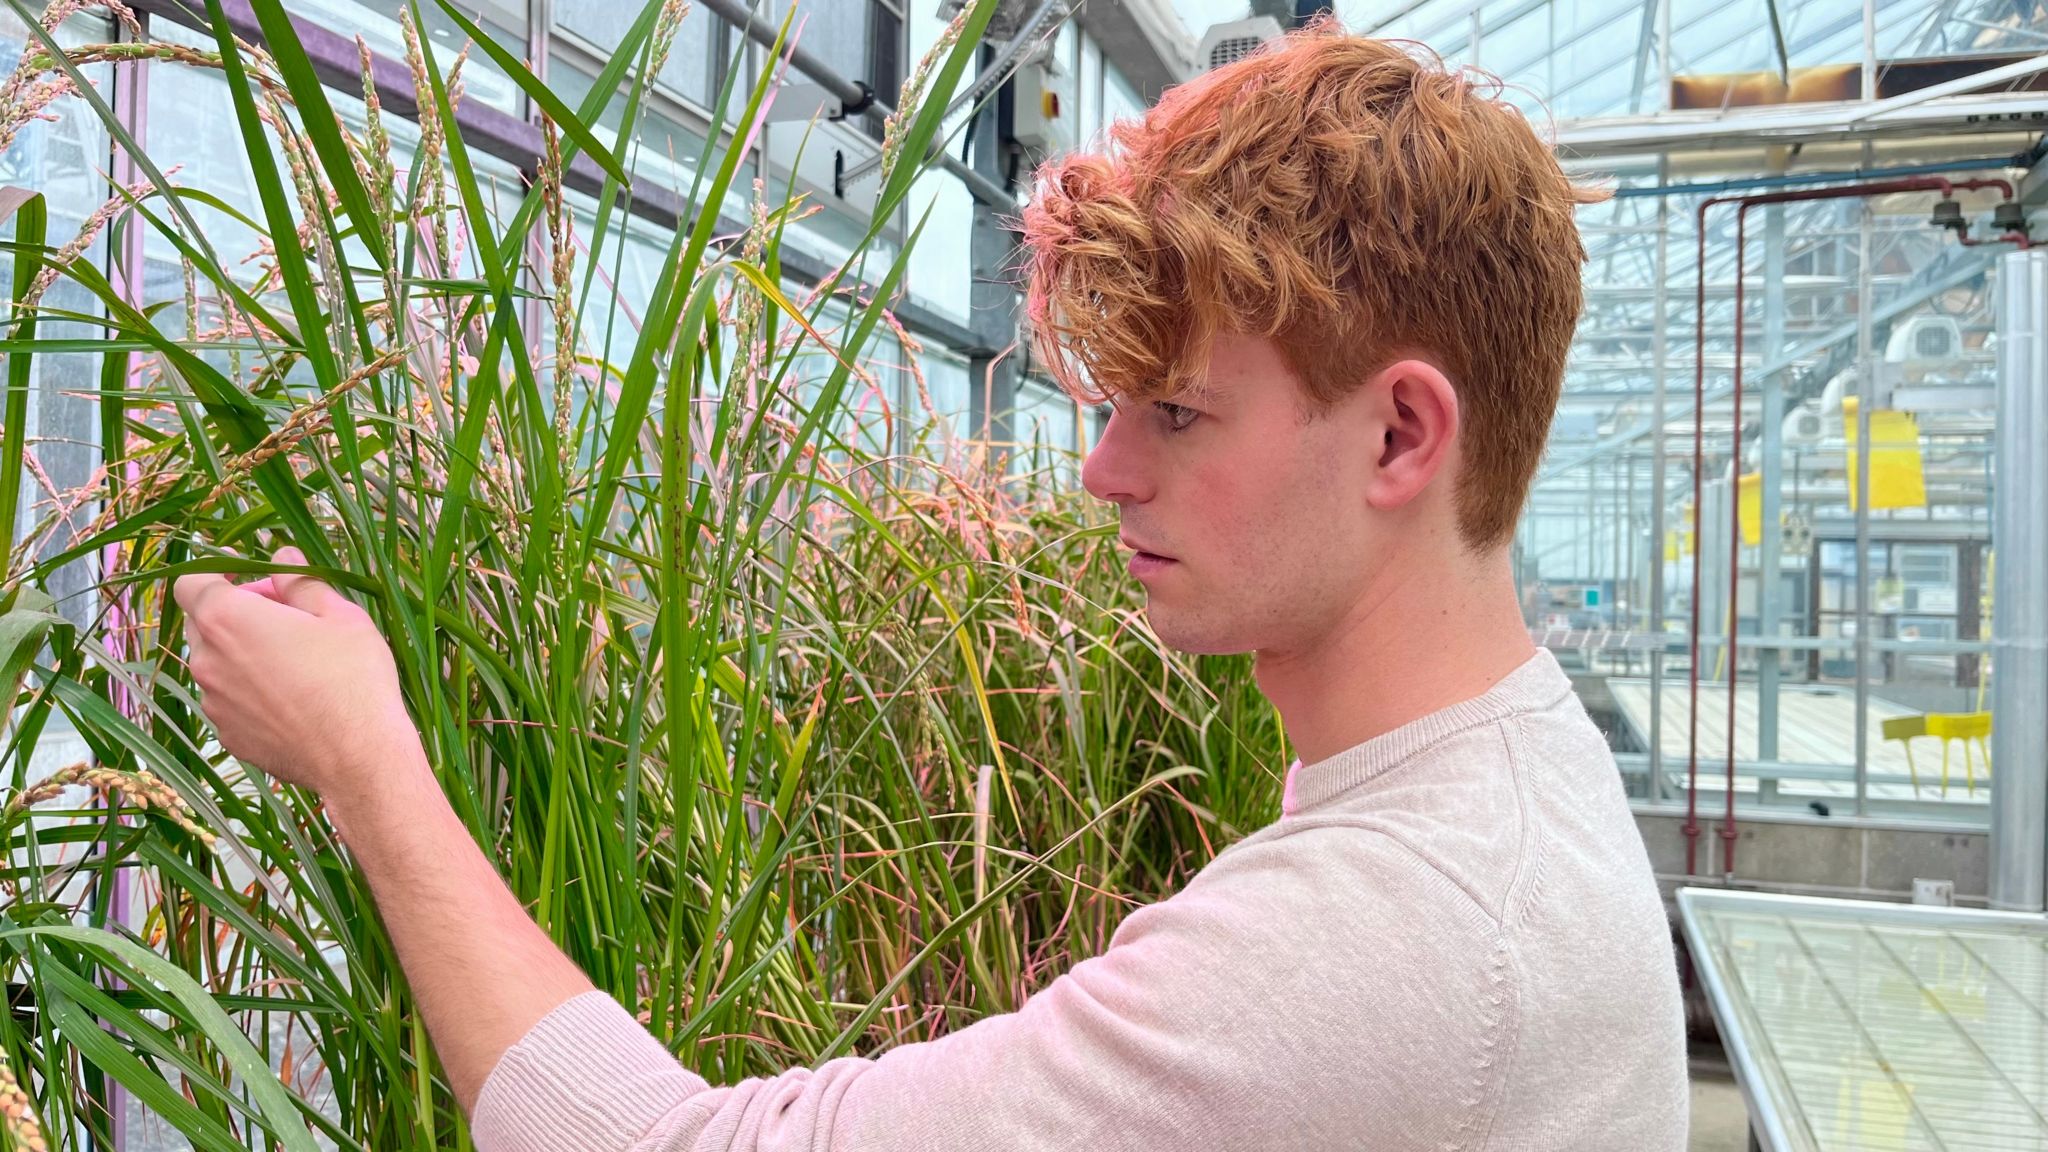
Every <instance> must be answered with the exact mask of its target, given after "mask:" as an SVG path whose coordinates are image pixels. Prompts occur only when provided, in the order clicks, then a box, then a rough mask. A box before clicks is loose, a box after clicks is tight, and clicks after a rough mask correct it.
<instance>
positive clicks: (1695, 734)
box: [1684, 176, 2027, 876]
mask: <svg viewBox="0 0 2048 1152" xmlns="http://www.w3.org/2000/svg"><path fill="white" fill-rule="evenodd" d="M1978 188H1997V189H1999V190H2001V191H2003V192H2004V193H2005V198H2006V199H2007V200H2011V199H2012V196H2013V188H2012V184H2011V183H2009V182H2007V181H2005V180H1999V179H1972V180H1960V181H1949V180H1944V179H1942V178H1941V177H1939V176H1911V177H1905V178H1902V179H1897V180H1878V181H1870V182H1867V183H1863V184H1844V185H1837V186H1835V187H1830V188H1797V189H1786V190H1781V191H1776V192H1761V193H1757V194H1754V195H1750V196H1713V197H1709V198H1707V199H1706V200H1703V201H1701V202H1700V206H1699V210H1698V215H1697V220H1696V223H1697V230H1698V241H1699V254H1698V258H1697V261H1696V267H1695V269H1694V275H1695V278H1696V280H1697V286H1696V289H1695V292H1694V302H1693V325H1694V327H1693V408H1692V446H1693V447H1692V450H1693V467H1692V507H1693V535H1694V539H1693V549H1692V666H1691V668H1689V669H1688V670H1687V673H1686V676H1687V680H1688V688H1689V691H1690V694H1691V705H1690V708H1689V710H1688V713H1687V720H1688V724H1689V726H1690V730H1689V732H1688V733H1687V736H1686V761H1687V764H1686V788H1685V825H1684V832H1685V871H1686V875H1688V876H1690V875H1695V874H1697V872H1698V865H1699V837H1700V823H1699V769H1700V757H1699V740H1700V577H1701V572H1700V553H1701V552H1702V551H1703V549H1702V548H1701V547H1700V544H1701V542H1702V541H1704V540H1705V535H1706V534H1705V527H1706V526H1705V524H1704V523H1703V522H1702V516H1701V504H1702V501H1701V497H1702V495H1703V490H1702V486H1703V481H1704V472H1705V467H1706V446H1705V435H1706V390H1707V359H1706V356H1707V353H1706V329H1707V209H1709V208H1711V207H1713V206H1714V205H1716V204H1737V205H1740V207H1739V208H1738V209H1737V210H1736V214H1735V373H1734V388H1733V394H1734V398H1735V410H1734V421H1735V431H1734V452H1733V456H1732V459H1733V461H1734V465H1733V467H1732V469H1731V472H1732V475H1733V480H1732V482H1731V486H1730V492H1729V501H1728V633H1727V639H1726V647H1725V648H1724V649H1723V651H1724V652H1725V653H1726V655H1727V660H1728V729H1727V745H1728V756H1727V765H1726V772H1727V776H1726V781H1725V785H1724V789H1723V794H1724V797H1725V799H1726V801H1727V809H1726V813H1725V815H1724V816H1723V818H1722V823H1721V833H1720V835H1721V870H1722V873H1723V875H1726V876H1733V875H1734V874H1735V839H1736V827H1735V674H1736V673H1735V618H1736V613H1735V603H1736V597H1737V594H1738V593H1739V592H1740V589H1741V579H1742V565H1741V563H1740V562H1739V560H1740V557H1741V554H1742V552H1741V549H1742V326H1743V304H1744V292H1743V270H1744V265H1745V261H1746V258H1747V252H1746V248H1747V241H1748V219H1749V210H1750V209H1751V208H1753V207H1755V206H1756V205H1758V204H1786V203H1791V202H1794V201H1800V200H1845V199H1867V198H1869V197H1872V196H1884V195H1888V194H1890V193H1894V192H1934V191H1938V192H1940V193H1941V194H1942V195H1943V196H1944V197H1951V196H1954V195H1955V193H1956V191H1957V190H1959V189H1960V190H1965V191H1968V190H1972V189H1978ZM1961 239H1962V242H1963V243H1964V244H1982V243H1992V242H1993V241H1988V240H1980V241H1972V240H1970V238H1969V236H1968V235H1967V229H1965V234H1964V235H1962V237H1961ZM2000 239H2001V240H2010V241H2014V242H2016V243H2018V244H2019V245H2020V247H2022V248H2024V247H2026V246H2027V238H2026V235H2025V234H2024V233H2019V232H2009V233H2007V234H2006V235H2005V236H2003V237H2000ZM1867 304H1868V301H1861V300H1859V301H1858V302H1857V305H1858V307H1863V306H1866V305H1867Z"/></svg>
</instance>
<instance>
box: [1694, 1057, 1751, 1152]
mask: <svg viewBox="0 0 2048 1152" xmlns="http://www.w3.org/2000/svg"><path fill="white" fill-rule="evenodd" d="M1686 1146H1687V1148H1689V1149H1690V1150H1691V1152H1749V1109H1748V1107H1747V1106H1746V1105H1744V1104H1743V1102H1742V1090H1741V1089H1740V1088H1737V1087H1736V1086H1735V1081H1733V1080H1730V1079H1728V1078H1727V1077H1725V1076H1716V1075H1713V1074H1711V1073H1700V1072H1697V1071H1696V1072H1694V1073H1693V1077H1692V1136H1691V1139H1690V1140H1688V1141H1687V1142H1686Z"/></svg>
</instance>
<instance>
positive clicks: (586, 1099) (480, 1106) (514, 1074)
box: [470, 992, 708, 1152]
mask: <svg viewBox="0 0 2048 1152" xmlns="http://www.w3.org/2000/svg"><path fill="white" fill-rule="evenodd" d="M707 1087H708V1085H706V1084H705V1082H704V1080H703V1078H701V1077H699V1076H697V1075H696V1074H694V1073H692V1072H690V1071H688V1070H687V1069H685V1068H684V1067H683V1066H682V1065H680V1064H678V1063H676V1061H675V1059H674V1058H673V1057H671V1056H670V1055H669V1054H668V1050H667V1049H665V1048H663V1047H662V1046H661V1042H660V1041H658V1040H656V1039H655V1038H654V1037H652V1036H650V1035H648V1034H647V1030H646V1029H644V1028H642V1027H641V1026H640V1024H639V1022H638V1021H636V1020H634V1019H633V1017H632V1016H630V1015H628V1014H627V1013H626V1010H625V1009H624V1008H621V1007H619V1005H618V1003H617V1002H616V1001H614V1000H613V999H612V998H611V997H610V996H607V995H605V994H604V993H602V992H585V993H584V994H582V995H581V996H577V997H575V998H573V999H571V1000H568V1001H566V1002H564V1003H563V1004H562V1005H561V1006H560V1007H557V1008H556V1009H555V1010H554V1011H552V1012H550V1013H548V1014H547V1015H546V1016H544V1017H542V1018H541V1020H540V1023H538V1024H535V1025H534V1026H533V1027H532V1028H531V1029H530V1030H528V1032H527V1033H526V1035H525V1036H523V1037H521V1038H520V1040H519V1043H517V1044H514V1045H513V1046H512V1047H511V1048H510V1049H508V1050H507V1051H506V1053H505V1055H504V1056H502V1057H500V1058H499V1060H498V1065H497V1067H495V1068H493V1069H491V1074H490V1076H489V1077H488V1078H486V1079H485V1080H484V1089H483V1092H482V1093H481V1094H480V1095H479V1096H478V1097H477V1102H476V1115H475V1117H474V1118H473V1119H472V1122H471V1125H470V1128H471V1132H472V1134H473V1135H474V1137H475V1139H476V1146H477V1148H478V1150H479V1152H560V1150H561V1149H565V1148H574V1149H578V1150H587V1152H607V1150H611V1149H617V1150H619V1152H624V1150H625V1149H628V1148H631V1147H632V1146H633V1144H634V1142H635V1141H638V1140H639V1139H640V1138H641V1137H642V1136H644V1135H646V1134H647V1132H648V1131H649V1130H650V1129H652V1128H653V1127H654V1124H655V1121H657V1120H659V1119H661V1117H663V1116H665V1115H667V1114H668V1113H669V1112H672V1111H674V1110H675V1109H676V1108H678V1107H680V1106H681V1105H682V1103H683V1101H684V1100H686V1099H688V1098H689V1097H691V1096H693V1095H695V1094H697V1093H699V1092H702V1091H704V1090H705V1089H706V1088H707Z"/></svg>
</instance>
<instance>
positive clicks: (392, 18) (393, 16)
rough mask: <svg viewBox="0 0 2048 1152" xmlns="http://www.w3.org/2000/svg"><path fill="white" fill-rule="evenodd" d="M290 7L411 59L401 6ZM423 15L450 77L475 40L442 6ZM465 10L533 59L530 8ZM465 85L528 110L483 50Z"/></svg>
mask: <svg viewBox="0 0 2048 1152" xmlns="http://www.w3.org/2000/svg"><path fill="white" fill-rule="evenodd" d="M285 7H286V9H288V10H289V11H291V12H292V13H293V14H294V15H297V16H302V17H304V18H305V19H307V20H309V21H311V22H312V23H314V24H316V25H318V26H319V27H322V28H329V29H333V30H335V31H337V32H341V33H342V34H344V35H346V36H349V37H351V38H353V37H356V36H360V37H362V39H363V42H364V43H365V44H368V45H369V46H370V51H372V52H375V53H376V54H377V55H379V56H383V57H386V58H388V59H391V60H397V61H400V62H403V61H404V60H405V34H404V32H403V31H402V30H401V29H400V28H399V25H398V5H396V4H391V3H380V2H369V0H287V3H286V4H285ZM420 11H421V13H422V14H423V15H424V16H425V18H426V27H427V35H428V39H429V42H430V45H431V47H432V50H433V53H434V63H435V64H436V65H437V66H439V68H440V69H441V73H442V74H443V75H446V74H447V73H448V70H449V69H450V68H452V67H454V65H455V54H456V53H457V52H459V51H461V50H462V46H463V44H464V42H465V41H467V40H468V38H469V37H468V35H467V34H466V33H464V32H463V31H462V29H460V28H458V27H456V25H455V22H454V21H452V20H450V19H448V14H447V13H445V12H443V11H441V9H440V7H439V6H438V5H435V4H422V5H420ZM462 12H463V15H465V16H468V17H469V18H470V19H471V20H474V21H476V23H477V24H478V26H480V27H481V28H483V30H484V31H485V32H486V33H488V34H489V35H490V37H491V39H492V40H493V41H495V42H496V43H497V44H498V45H499V46H501V47H503V48H505V49H506V50H508V51H510V52H511V53H512V54H513V55H514V56H515V57H518V58H520V59H525V58H527V51H526V6H525V5H524V4H517V3H511V2H508V0H483V2H481V3H478V2H475V0H466V2H465V3H464V4H463V5H462ZM479 16H481V18H479ZM168 23H169V21H158V22H157V23H156V24H154V25H152V27H151V32H152V34H153V35H157V36H160V37H162V38H164V39H169V36H168V35H166V34H165V33H166V31H167V30H166V29H165V27H164V25H166V24H168ZM462 87H463V93H464V95H463V99H464V100H475V101H477V102H479V103H481V104H485V105H488V106H490V107H492V108H496V109H498V110H499V111H500V112H509V113H511V114H513V115H515V116H517V115H521V114H522V112H523V110H524V108H525V106H526V104H525V101H526V96H525V93H523V92H521V91H520V90H519V86H518V85H517V84H514V83H513V82H512V78H511V77H510V76H507V75H505V73H504V72H503V71H502V70H500V69H499V68H498V67H497V66H495V65H493V64H492V63H491V62H490V59H489V57H487V56H485V55H484V53H483V52H482V51H481V50H478V49H474V48H472V49H471V50H470V53H469V61H468V62H467V63H465V64H464V65H463V66H462Z"/></svg>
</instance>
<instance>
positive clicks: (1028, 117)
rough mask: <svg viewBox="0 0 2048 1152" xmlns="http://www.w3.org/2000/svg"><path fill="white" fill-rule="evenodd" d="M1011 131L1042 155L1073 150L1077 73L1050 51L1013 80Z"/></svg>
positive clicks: (1043, 53)
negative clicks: (1063, 64) (1065, 65)
mask: <svg viewBox="0 0 2048 1152" xmlns="http://www.w3.org/2000/svg"><path fill="white" fill-rule="evenodd" d="M1010 84H1011V100H1012V103H1011V115H1012V121H1011V130H1012V133H1011V134H1012V136H1013V137H1014V138H1015V139H1016V141H1017V143H1019V144H1022V145H1023V146H1024V147H1025V148H1026V149H1028V150H1029V151H1031V152H1033V153H1036V154H1037V156H1039V157H1041V158H1042V157H1046V156H1055V155H1058V154H1059V153H1062V152H1069V151H1072V150H1073V148H1074V144H1075V137H1076V132H1075V124H1074V122H1075V120H1076V118H1077V116H1078V113H1079V108H1078V105H1077V103H1076V100H1075V91H1074V74H1073V72H1072V70H1071V69H1068V68H1065V67H1063V66H1062V65H1061V64H1060V61H1059V58H1058V57H1057V56H1055V55H1053V53H1052V52H1050V51H1041V52H1040V53H1039V54H1038V55H1037V57H1036V58H1035V59H1033V60H1030V61H1028V62H1026V63H1025V64H1024V65H1023V67H1021V68H1019V69H1017V75H1016V76H1015V77H1014V78H1013V79H1012V80H1011V82H1010Z"/></svg>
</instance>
